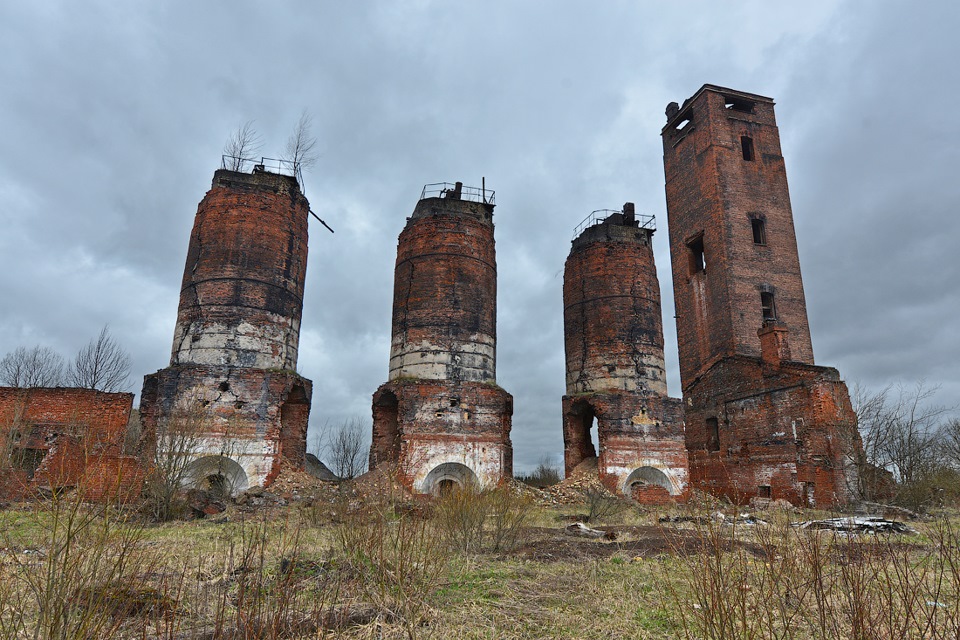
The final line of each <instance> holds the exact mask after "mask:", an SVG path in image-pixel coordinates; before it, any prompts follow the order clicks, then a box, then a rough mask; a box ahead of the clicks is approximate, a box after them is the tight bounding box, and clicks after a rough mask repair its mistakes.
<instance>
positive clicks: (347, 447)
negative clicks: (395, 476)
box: [324, 418, 368, 480]
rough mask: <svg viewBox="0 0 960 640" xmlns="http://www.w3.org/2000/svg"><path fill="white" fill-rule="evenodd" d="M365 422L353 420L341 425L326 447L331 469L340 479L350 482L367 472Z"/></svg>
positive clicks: (357, 419) (358, 419)
mask: <svg viewBox="0 0 960 640" xmlns="http://www.w3.org/2000/svg"><path fill="white" fill-rule="evenodd" d="M365 431H368V429H367V428H366V425H365V424H364V422H363V420H361V419H360V418H351V419H350V420H347V421H346V422H343V423H341V424H340V426H339V427H337V430H336V431H335V432H333V434H331V436H330V440H329V442H327V444H326V446H325V447H324V448H325V449H326V452H327V456H326V457H327V458H328V460H329V461H330V469H331V470H332V471H333V472H334V473H335V474H336V475H337V476H339V477H340V478H342V479H344V480H350V479H352V478H356V477H357V476H359V475H360V474H361V473H363V472H364V471H366V462H367V457H366V453H367V449H368V446H367V444H366V439H365V437H364V433H365Z"/></svg>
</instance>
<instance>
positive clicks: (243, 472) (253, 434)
mask: <svg viewBox="0 0 960 640" xmlns="http://www.w3.org/2000/svg"><path fill="white" fill-rule="evenodd" d="M312 393H313V383H312V382H311V381H310V380H307V379H306V378H304V377H302V376H300V375H297V374H296V373H294V372H292V371H276V370H272V369H252V368H251V369H247V368H244V369H239V368H231V367H224V366H199V365H181V366H175V367H169V368H167V369H161V370H160V371H157V372H156V373H154V374H151V375H148V376H145V377H144V381H143V392H142V394H141V397H140V421H141V425H142V428H143V433H144V434H145V435H148V437H147V438H146V440H147V441H148V442H156V446H157V447H158V449H159V451H160V455H159V456H158V458H160V459H164V458H165V457H169V456H185V457H189V458H190V459H191V462H190V463H189V466H188V468H187V474H186V475H187V477H186V478H185V481H184V483H185V484H190V485H192V486H197V487H200V488H207V489H211V490H215V491H220V492H224V493H229V494H236V493H239V492H240V491H243V490H245V489H247V488H248V487H254V486H258V487H266V486H268V485H269V484H270V483H271V482H272V481H273V479H274V478H275V477H276V476H277V474H279V473H280V467H281V462H282V461H283V460H287V461H289V462H290V463H292V464H293V465H295V466H296V467H297V468H302V467H303V465H304V462H305V458H306V446H307V445H306V443H307V424H308V421H309V418H310V400H311V396H312ZM154 434H155V437H153V436H154Z"/></svg>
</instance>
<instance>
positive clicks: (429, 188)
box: [420, 182, 496, 204]
mask: <svg viewBox="0 0 960 640" xmlns="http://www.w3.org/2000/svg"><path fill="white" fill-rule="evenodd" d="M424 198H450V199H452V200H469V201H470V202H482V203H484V204H495V203H496V192H495V191H494V190H493V189H487V188H486V187H482V188H478V187H465V186H463V183H462V182H455V183H450V182H434V183H432V184H426V185H424V186H423V190H422V191H421V192H420V199H421V200H423V199H424Z"/></svg>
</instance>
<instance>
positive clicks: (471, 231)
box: [370, 196, 513, 492]
mask: <svg viewBox="0 0 960 640" xmlns="http://www.w3.org/2000/svg"><path fill="white" fill-rule="evenodd" d="M496 304H497V267H496V254H495V247H494V238H493V205H491V204H487V203H485V202H472V201H469V200H465V199H464V200H462V199H459V198H457V197H452V196H451V197H441V198H424V199H422V200H420V201H419V202H418V203H417V206H416V208H415V209H414V212H413V215H412V216H411V217H410V218H408V219H407V225H406V227H405V228H404V230H403V232H402V233H401V234H400V238H399V241H398V246H397V263H396V271H395V279H394V298H393V338H392V343H391V350H390V375H389V382H388V383H386V384H384V385H383V386H381V387H380V389H378V390H377V392H376V393H375V394H374V397H373V442H372V445H371V448H370V466H371V468H375V467H378V466H391V467H396V468H397V471H398V477H399V479H400V480H401V481H402V482H403V483H404V484H405V485H407V486H408V487H410V488H412V489H414V490H415V491H418V492H432V491H435V490H436V489H437V483H438V482H439V481H440V480H442V479H444V478H447V477H450V478H453V479H454V480H455V481H456V482H458V483H463V482H464V481H468V480H470V481H478V482H480V483H481V484H482V485H491V484H496V483H498V482H500V481H501V480H502V479H503V478H504V477H509V476H510V475H511V474H512V464H513V449H512V446H511V444H510V425H511V417H512V415H513V398H512V396H511V395H510V394H509V393H507V392H505V391H504V390H503V389H500V388H499V387H498V386H496V309H497V306H496ZM444 469H454V471H450V474H452V475H449V474H448V475H443V474H442V473H441V472H442V471H443V470H444ZM457 469H459V470H458V471H457ZM438 474H439V475H438Z"/></svg>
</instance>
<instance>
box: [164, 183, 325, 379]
mask: <svg viewBox="0 0 960 640" xmlns="http://www.w3.org/2000/svg"><path fill="white" fill-rule="evenodd" d="M309 208H310V207H309V204H308V203H307V199H306V198H305V197H304V196H303V194H302V193H301V192H300V188H299V186H298V185H297V181H296V180H295V179H294V178H293V177H291V176H285V175H281V174H277V173H268V172H265V171H261V172H258V173H252V174H248V173H237V172H234V171H226V170H220V171H217V172H216V174H215V175H214V178H213V188H211V189H210V191H209V192H208V193H207V195H206V197H205V198H204V199H203V201H202V202H201V203H200V207H199V208H198V209H197V216H196V219H195V221H194V225H193V233H191V234H190V248H189V250H188V251H187V262H186V266H185V267H184V270H183V286H182V288H181V290H180V310H179V314H178V316H177V326H176V330H175V331H174V337H173V353H172V355H171V358H170V364H171V365H178V364H198V365H204V364H209V365H228V366H240V367H258V368H261V369H290V370H295V369H296V368H297V344H298V342H299V339H300V315H301V313H302V310H303V283H304V278H305V276H306V268H307V217H308V212H309Z"/></svg>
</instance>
